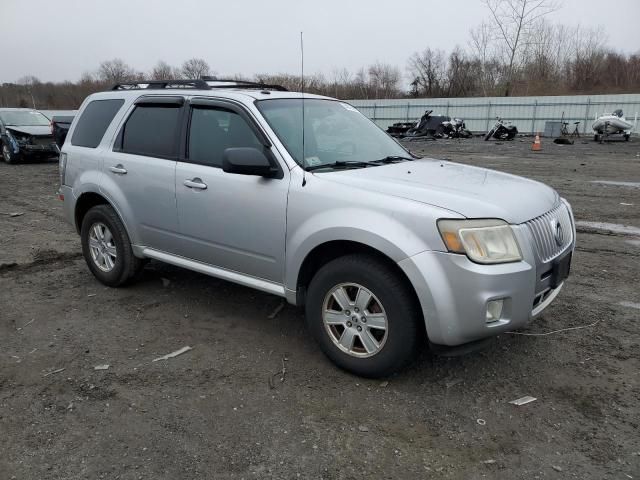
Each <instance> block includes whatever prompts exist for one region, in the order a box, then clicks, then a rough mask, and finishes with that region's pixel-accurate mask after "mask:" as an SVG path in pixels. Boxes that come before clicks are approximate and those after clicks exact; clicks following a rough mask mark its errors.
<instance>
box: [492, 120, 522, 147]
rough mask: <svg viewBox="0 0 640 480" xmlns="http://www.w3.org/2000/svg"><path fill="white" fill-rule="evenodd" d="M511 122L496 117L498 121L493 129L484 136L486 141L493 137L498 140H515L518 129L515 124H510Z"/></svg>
mask: <svg viewBox="0 0 640 480" xmlns="http://www.w3.org/2000/svg"><path fill="white" fill-rule="evenodd" d="M510 123H511V122H505V121H504V120H502V119H501V118H500V117H496V123H495V125H494V126H493V128H492V129H491V130H489V131H488V132H487V134H486V135H485V136H484V139H485V141H486V140H489V139H490V138H491V137H493V138H495V139H496V140H513V138H514V137H515V136H516V135H517V134H518V129H517V128H516V126H515V125H510Z"/></svg>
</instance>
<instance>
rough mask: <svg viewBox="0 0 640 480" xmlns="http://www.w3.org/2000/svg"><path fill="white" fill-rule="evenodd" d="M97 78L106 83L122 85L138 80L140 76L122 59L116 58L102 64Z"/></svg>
mask: <svg viewBox="0 0 640 480" xmlns="http://www.w3.org/2000/svg"><path fill="white" fill-rule="evenodd" d="M97 77H98V79H99V80H101V81H102V82H104V83H121V82H130V81H133V80H137V79H138V77H139V74H138V73H137V72H136V71H135V70H134V69H133V68H131V67H130V66H129V65H127V64H126V63H124V61H122V59H120V58H114V59H113V60H107V61H105V62H102V63H101V64H100V67H98V71H97Z"/></svg>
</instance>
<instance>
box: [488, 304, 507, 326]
mask: <svg viewBox="0 0 640 480" xmlns="http://www.w3.org/2000/svg"><path fill="white" fill-rule="evenodd" d="M503 303H504V300H503V299H500V300H491V301H489V302H487V318H486V321H487V323H493V322H497V321H498V320H500V317H502V305H503Z"/></svg>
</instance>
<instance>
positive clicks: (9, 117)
mask: <svg viewBox="0 0 640 480" xmlns="http://www.w3.org/2000/svg"><path fill="white" fill-rule="evenodd" d="M0 119H2V122H3V123H4V124H5V125H7V126H9V125H13V126H16V127H18V126H20V127H40V126H49V119H48V118H47V117H45V116H44V115H43V114H41V113H40V112H30V111H21V112H20V111H19V112H0Z"/></svg>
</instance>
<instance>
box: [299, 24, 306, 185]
mask: <svg viewBox="0 0 640 480" xmlns="http://www.w3.org/2000/svg"><path fill="white" fill-rule="evenodd" d="M300 92H301V93H302V186H303V187H304V186H305V185H306V184H307V177H306V174H307V158H306V156H305V152H304V42H303V38H302V32H300Z"/></svg>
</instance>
